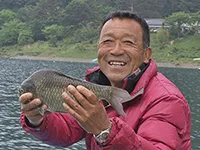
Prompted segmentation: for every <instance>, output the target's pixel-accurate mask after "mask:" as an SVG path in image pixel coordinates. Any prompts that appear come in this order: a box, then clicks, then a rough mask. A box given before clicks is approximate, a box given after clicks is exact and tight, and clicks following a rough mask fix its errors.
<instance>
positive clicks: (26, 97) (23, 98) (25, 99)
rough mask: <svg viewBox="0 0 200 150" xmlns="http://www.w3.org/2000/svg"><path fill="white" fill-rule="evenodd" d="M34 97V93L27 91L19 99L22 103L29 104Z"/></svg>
mask: <svg viewBox="0 0 200 150" xmlns="http://www.w3.org/2000/svg"><path fill="white" fill-rule="evenodd" d="M32 98H33V95H32V93H25V94H22V95H21V96H20V98H19V100H20V102H21V103H22V104H27V103H28V102H30V101H31V100H32Z"/></svg>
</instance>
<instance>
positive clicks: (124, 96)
mask: <svg viewBox="0 0 200 150" xmlns="http://www.w3.org/2000/svg"><path fill="white" fill-rule="evenodd" d="M68 85H73V86H75V87H76V86H78V85H82V86H84V87H86V88H88V89H89V90H91V91H92V92H93V93H94V94H96V96H97V97H98V98H99V99H103V100H106V101H107V102H108V103H110V104H111V105H112V107H113V108H114V109H115V110H116V111H117V113H118V114H120V115H122V116H125V115H126V114H125V112H124V110H123V106H122V104H121V103H124V102H126V101H129V100H131V99H132V97H131V96H130V94H129V93H128V92H127V91H126V90H123V89H120V88H116V87H112V86H103V85H98V84H94V83H91V82H87V81H84V80H81V79H78V78H73V77H71V76H68V75H65V74H63V73H60V72H57V71H55V70H45V69H43V70H39V71H36V72H34V73H33V74H32V75H31V76H30V77H28V78H27V79H26V80H24V81H23V82H22V84H21V87H20V89H19V92H20V95H21V94H23V93H27V92H31V93H32V94H33V98H39V99H40V100H41V101H42V103H43V104H47V105H48V111H51V112H66V110H65V109H64V107H63V102H64V100H63V98H62V93H63V92H64V91H65V92H67V93H69V92H68V91H67V86H68ZM40 113H41V114H43V113H44V110H40Z"/></svg>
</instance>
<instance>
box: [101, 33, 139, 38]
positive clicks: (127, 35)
mask: <svg viewBox="0 0 200 150" xmlns="http://www.w3.org/2000/svg"><path fill="white" fill-rule="evenodd" d="M113 35H114V34H113V33H110V32H107V33H105V34H104V35H102V36H101V38H102V37H103V38H104V37H113ZM124 37H132V38H134V39H135V40H136V39H137V38H136V36H135V35H134V34H131V33H124V34H123V38H124Z"/></svg>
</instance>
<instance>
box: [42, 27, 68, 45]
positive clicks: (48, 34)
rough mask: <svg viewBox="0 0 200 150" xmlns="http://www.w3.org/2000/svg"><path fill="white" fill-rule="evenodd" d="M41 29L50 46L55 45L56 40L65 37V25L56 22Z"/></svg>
mask: <svg viewBox="0 0 200 150" xmlns="http://www.w3.org/2000/svg"><path fill="white" fill-rule="evenodd" d="M42 31H43V33H44V35H45V38H46V39H47V40H48V41H49V43H50V44H51V46H56V43H57V41H59V40H62V39H63V38H64V37H65V27H64V26H60V25H57V24H53V25H51V26H46V27H45V29H44V30H42Z"/></svg>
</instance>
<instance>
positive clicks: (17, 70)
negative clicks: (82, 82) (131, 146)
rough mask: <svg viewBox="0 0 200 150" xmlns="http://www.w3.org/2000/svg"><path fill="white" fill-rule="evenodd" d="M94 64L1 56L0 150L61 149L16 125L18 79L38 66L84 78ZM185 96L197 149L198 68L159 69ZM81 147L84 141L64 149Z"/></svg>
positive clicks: (199, 115) (199, 128) (199, 124)
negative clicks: (47, 143)
mask: <svg viewBox="0 0 200 150" xmlns="http://www.w3.org/2000/svg"><path fill="white" fill-rule="evenodd" d="M95 65H96V64H94V63H74V62H60V61H39V60H20V59H18V60H17V59H7V58H0V150H21V149H23V150H27V149H34V150H44V149H48V150H55V149H63V148H58V147H53V146H49V145H46V144H44V143H42V142H40V141H38V140H37V139H35V138H34V137H33V136H31V135H30V134H27V133H26V132H25V131H24V130H23V129H22V128H21V126H20V124H19V116H20V103H19V100H18V87H19V85H20V84H21V82H22V81H23V80H24V79H25V78H27V77H28V76H30V75H31V74H32V73H33V72H34V71H36V70H39V69H56V70H58V71H61V72H63V73H65V74H68V75H71V76H75V77H78V78H82V79H84V74H85V70H86V69H87V68H91V67H93V66H95ZM159 71H160V72H162V73H163V74H164V75H166V76H167V77H168V78H169V79H171V81H172V82H174V83H175V84H176V85H177V86H178V87H179V88H180V90H181V91H182V92H183V94H184V95H185V97H186V99H187V100H188V103H189V105H190V108H191V112H192V134H191V138H192V149H194V150H198V149H199V150H200V70H199V69H182V68H159ZM65 149H66V150H84V149H85V144H84V141H80V142H79V143H76V144H74V145H72V146H71V147H68V148H65Z"/></svg>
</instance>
